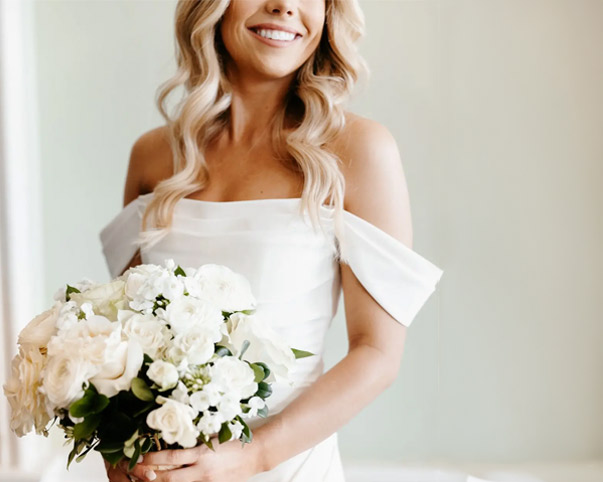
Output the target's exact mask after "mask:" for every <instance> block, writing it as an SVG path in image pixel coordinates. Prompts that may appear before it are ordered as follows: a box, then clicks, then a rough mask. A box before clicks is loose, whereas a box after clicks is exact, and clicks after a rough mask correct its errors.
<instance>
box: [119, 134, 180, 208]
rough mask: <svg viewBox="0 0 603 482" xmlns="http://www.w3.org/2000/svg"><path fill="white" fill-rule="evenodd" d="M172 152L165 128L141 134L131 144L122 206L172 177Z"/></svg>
mask: <svg viewBox="0 0 603 482" xmlns="http://www.w3.org/2000/svg"><path fill="white" fill-rule="evenodd" d="M172 172H173V166H172V152H171V147H170V143H169V138H168V134H167V126H159V127H155V128H153V129H151V130H149V131H146V132H144V133H143V134H141V135H140V136H139V137H138V138H137V139H136V140H135V141H134V143H133V145H132V148H131V151H130V160H129V163H128V174H127V176H126V185H125V188H124V206H125V205H127V204H129V203H130V202H131V201H133V200H134V199H136V198H137V197H138V196H139V195H141V194H146V193H148V192H151V191H152V190H153V189H154V187H155V185H156V184H157V183H158V182H159V181H161V180H162V179H165V178H168V177H170V176H171V175H172Z"/></svg>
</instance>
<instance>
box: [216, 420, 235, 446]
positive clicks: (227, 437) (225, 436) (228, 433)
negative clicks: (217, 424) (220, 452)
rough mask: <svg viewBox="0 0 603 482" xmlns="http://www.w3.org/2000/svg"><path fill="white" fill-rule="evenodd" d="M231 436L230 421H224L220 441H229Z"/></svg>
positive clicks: (219, 435) (219, 436)
mask: <svg viewBox="0 0 603 482" xmlns="http://www.w3.org/2000/svg"><path fill="white" fill-rule="evenodd" d="M231 437H232V432H231V431H230V428H228V422H224V423H223V424H222V427H221V428H220V432H219V433H218V441H219V442H220V443H221V444H223V443H224V442H228V441H229V440H230V438H231Z"/></svg>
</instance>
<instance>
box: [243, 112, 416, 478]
mask: <svg viewBox="0 0 603 482" xmlns="http://www.w3.org/2000/svg"><path fill="white" fill-rule="evenodd" d="M348 134H349V137H348V138H347V139H345V142H344V144H345V145H346V146H347V149H348V152H347V153H344V156H345V158H346V159H348V160H349V161H348V162H346V163H345V164H346V168H345V171H346V172H345V173H344V174H345V177H346V185H347V188H346V193H347V194H346V209H347V210H348V211H350V212H352V213H354V214H356V215H358V216H360V217H362V218H364V219H366V220H367V221H369V222H371V223H373V224H374V225H375V226H377V227H379V228H380V229H382V230H384V231H386V232H388V233H390V234H391V235H392V236H394V237H396V238H397V239H399V240H400V241H402V242H404V243H405V244H406V245H407V246H409V247H411V248H412V225H411V217H410V205H409V200H408V192H407V187H406V181H405V177H404V173H403V169H402V162H401V159H400V155H399V152H398V148H397V144H396V141H395V139H394V138H393V137H392V136H391V134H390V133H389V131H388V130H387V129H386V128H384V127H383V126H381V125H380V124H377V123H376V122H373V121H368V120H364V119H362V120H359V121H356V122H355V124H354V125H353V128H352V129H350V130H348ZM342 158H343V157H342ZM341 281H342V290H343V296H344V307H345V314H346V324H347V331H348V339H349V349H348V353H347V355H346V356H345V357H344V358H343V359H342V360H341V361H340V362H339V363H337V364H336V365H335V366H333V367H332V368H331V369H330V370H328V371H327V372H326V373H324V374H322V375H321V376H320V377H319V378H318V379H317V380H316V382H315V383H314V384H312V385H311V386H310V387H308V389H306V390H305V391H304V392H303V393H302V394H301V395H300V396H298V397H297V398H296V399H295V400H293V401H292V402H291V403H290V404H289V405H287V406H286V407H285V408H284V409H283V410H282V411H281V412H280V413H278V414H276V415H274V416H273V417H271V418H270V419H269V420H268V421H267V422H266V423H265V424H264V425H262V426H261V427H258V428H257V429H256V430H255V431H254V437H256V436H257V437H258V439H259V440H260V443H261V444H262V445H263V447H264V449H263V450H262V453H263V455H264V461H263V466H264V470H270V469H272V468H274V467H275V466H276V465H278V464H279V463H281V462H283V461H285V460H287V459H288V458H290V457H293V456H294V455H296V454H298V453H300V452H302V451H304V450H306V449H309V448H311V447H313V446H314V445H316V444H318V443H319V442H321V441H322V440H324V439H325V438H327V437H328V436H329V435H331V434H332V433H334V432H336V431H337V430H339V429H340V428H341V427H343V426H344V425H345V424H346V423H348V422H349V421H350V420H351V419H352V418H354V416H355V415H357V414H358V413H359V412H360V411H361V410H362V409H363V408H364V407H366V406H367V405H368V404H369V403H370V402H371V401H373V400H374V399H375V398H376V397H377V396H378V395H379V394H380V393H381V392H383V391H384V390H385V389H386V388H388V387H389V386H390V385H391V383H392V382H393V381H394V380H395V378H396V376H397V373H398V369H399V366H400V362H401V359H402V353H403V347H404V342H405V338H406V327H405V326H404V325H402V324H400V323H399V322H397V321H396V320H395V319H393V318H392V317H391V316H390V315H389V313H387V312H386V311H385V310H384V309H383V308H382V307H381V306H380V305H379V304H377V302H376V301H375V300H374V299H373V298H372V297H371V295H370V294H369V293H368V292H367V291H366V290H365V288H364V287H363V286H362V285H361V284H360V282H359V281H358V280H357V278H356V277H355V275H354V274H353V272H352V270H351V269H350V267H349V266H348V265H345V264H342V265H341Z"/></svg>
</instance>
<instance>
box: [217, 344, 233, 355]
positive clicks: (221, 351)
mask: <svg viewBox="0 0 603 482" xmlns="http://www.w3.org/2000/svg"><path fill="white" fill-rule="evenodd" d="M216 355H218V356H232V353H231V351H230V350H229V349H228V348H226V347H225V346H222V345H216Z"/></svg>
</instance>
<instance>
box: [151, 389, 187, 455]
mask: <svg viewBox="0 0 603 482" xmlns="http://www.w3.org/2000/svg"><path fill="white" fill-rule="evenodd" d="M157 403H162V405H161V407H159V408H157V409H155V410H153V411H152V412H150V413H149V414H148V415H147V419H146V421H147V425H148V426H149V427H151V428H153V429H155V430H158V431H160V432H161V436H162V437H163V439H164V440H165V441H166V442H167V443H169V444H174V443H178V444H180V445H181V446H182V447H184V448H190V447H194V446H195V445H197V437H198V436H199V430H198V429H197V427H195V425H194V424H193V419H194V418H195V417H196V416H197V412H195V410H194V409H193V408H192V407H190V406H189V405H186V404H184V403H181V402H178V401H176V400H173V399H170V398H165V397H161V396H159V397H157Z"/></svg>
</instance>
